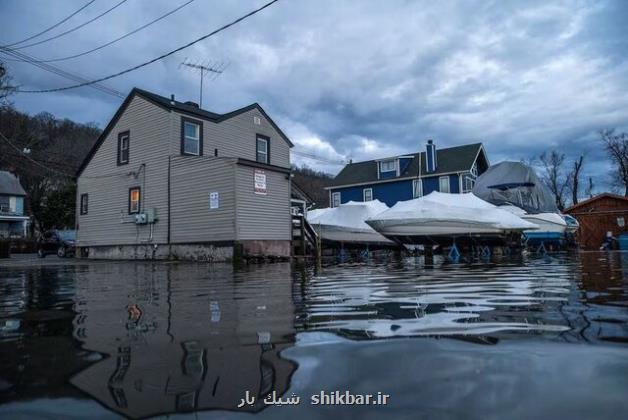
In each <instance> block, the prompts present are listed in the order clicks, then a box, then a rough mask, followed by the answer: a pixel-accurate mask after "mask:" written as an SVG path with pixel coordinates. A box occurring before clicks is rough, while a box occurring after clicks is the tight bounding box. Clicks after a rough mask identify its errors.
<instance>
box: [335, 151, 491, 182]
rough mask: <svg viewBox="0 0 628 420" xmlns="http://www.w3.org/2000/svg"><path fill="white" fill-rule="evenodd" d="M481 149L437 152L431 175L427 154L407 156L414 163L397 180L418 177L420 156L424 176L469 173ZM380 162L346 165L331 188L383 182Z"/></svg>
mask: <svg viewBox="0 0 628 420" xmlns="http://www.w3.org/2000/svg"><path fill="white" fill-rule="evenodd" d="M481 147H482V143H473V144H465V145H463V146H455V147H449V148H446V149H438V150H436V162H437V163H438V166H437V168H436V171H435V172H430V173H428V172H427V171H426V168H427V163H426V161H425V152H418V153H413V154H409V155H407V156H412V157H413V158H412V161H411V162H410V164H409V165H408V166H407V167H406V168H405V170H404V171H403V172H402V173H401V174H399V176H398V177H397V178H403V177H411V176H417V172H418V170H419V168H418V163H419V159H418V157H419V156H420V159H421V175H422V176H424V175H438V174H444V173H450V172H462V171H468V170H469V169H471V166H472V165H473V161H474V160H475V158H476V156H477V155H478V153H479V151H480V148H481ZM397 157H398V156H392V157H390V159H395V158H397ZM380 160H384V159H377V160H367V161H364V162H356V163H350V164H348V165H346V166H345V167H344V168H343V169H342V170H341V171H340V173H339V174H338V175H336V177H335V178H334V179H333V180H332V181H331V183H330V184H329V186H331V187H337V186H341V185H351V184H361V183H368V182H373V181H381V180H380V179H378V178H377V162H378V161H380ZM394 179H395V178H389V179H386V181H392V180H394Z"/></svg>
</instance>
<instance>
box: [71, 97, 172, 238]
mask: <svg viewBox="0 0 628 420" xmlns="http://www.w3.org/2000/svg"><path fill="white" fill-rule="evenodd" d="M170 120H171V114H170V113H169V112H168V111H166V110H164V109H162V108H159V107H157V106H155V105H153V104H151V103H150V102H148V101H146V100H144V99H143V98H141V97H138V96H136V97H135V98H133V100H132V101H131V102H130V103H129V106H128V108H127V109H126V111H125V112H124V113H123V114H122V116H121V117H120V119H119V120H118V122H117V123H116V125H115V126H114V127H113V129H112V130H111V132H110V133H109V135H108V136H107V137H106V138H105V140H104V142H103V143H102V145H101V146H100V148H99V149H98V151H97V152H96V154H95V155H94V157H93V158H92V160H91V162H90V163H89V164H88V165H87V167H86V168H85V170H84V171H83V173H82V174H81V176H80V177H79V178H78V189H77V221H78V222H77V225H78V228H79V230H78V234H77V239H78V243H79V245H80V246H95V245H118V244H120V245H121V244H138V243H145V242H146V241H147V240H148V238H149V235H150V227H149V226H148V225H143V226H137V225H135V223H134V216H132V215H129V214H128V198H129V196H128V194H129V188H131V187H136V186H139V187H142V209H149V208H155V209H156V210H157V215H158V217H159V218H160V220H159V222H157V223H156V224H155V225H154V232H153V238H154V239H153V242H155V243H165V242H166V238H167V224H166V218H167V188H166V179H167V170H168V138H169V137H170V126H171V121H170ZM126 130H129V131H130V139H131V142H130V156H129V164H128V165H122V166H117V147H118V133H120V132H123V131H126ZM141 164H145V165H146V166H145V170H142V171H141V172H140V174H139V176H138V177H137V178H136V177H134V176H133V175H129V173H130V172H133V171H138V170H139V168H140V165H141ZM84 193H87V194H89V212H88V214H87V215H80V212H79V206H78V204H79V202H80V196H81V194H84Z"/></svg>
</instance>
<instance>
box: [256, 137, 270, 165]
mask: <svg viewBox="0 0 628 420" xmlns="http://www.w3.org/2000/svg"><path fill="white" fill-rule="evenodd" d="M268 140H269V138H268V137H264V136H261V135H259V134H258V136H257V141H256V145H255V150H256V152H257V157H256V160H257V161H258V162H260V163H269V160H268Z"/></svg>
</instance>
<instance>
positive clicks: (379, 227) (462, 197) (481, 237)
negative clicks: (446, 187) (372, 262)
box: [367, 192, 536, 244]
mask: <svg viewBox="0 0 628 420" xmlns="http://www.w3.org/2000/svg"><path fill="white" fill-rule="evenodd" d="M367 223H368V224H369V225H371V226H372V227H373V229H375V230H376V231H378V232H380V233H381V234H382V235H384V236H386V237H387V238H390V239H394V240H395V241H396V242H399V243H404V244H431V243H446V244H450V243H451V240H452V239H453V238H456V237H467V238H473V239H474V240H476V241H479V242H487V241H491V242H493V241H500V240H503V239H505V238H506V237H508V236H509V235H510V234H512V233H518V232H521V231H523V230H528V229H535V228H536V225H534V224H532V223H530V222H527V221H525V220H523V219H521V218H520V217H518V216H516V215H514V214H512V213H510V212H508V211H506V210H503V209H500V208H498V207H497V206H494V205H492V204H490V203H487V202H486V201H484V200H481V199H479V198H478V197H476V196H475V195H473V194H471V193H467V194H446V193H440V192H432V193H430V194H428V195H426V196H424V197H421V198H415V199H413V200H408V201H400V202H398V203H397V204H395V205H394V206H393V207H391V208H390V209H389V210H386V211H384V212H382V213H380V214H378V215H377V216H374V217H372V218H370V219H368V220H367Z"/></svg>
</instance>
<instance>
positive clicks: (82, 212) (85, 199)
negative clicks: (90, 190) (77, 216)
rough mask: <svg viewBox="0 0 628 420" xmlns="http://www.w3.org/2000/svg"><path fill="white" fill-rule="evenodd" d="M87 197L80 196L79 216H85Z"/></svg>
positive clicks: (84, 195)
mask: <svg viewBox="0 0 628 420" xmlns="http://www.w3.org/2000/svg"><path fill="white" fill-rule="evenodd" d="M88 199H89V196H88V195H87V194H81V208H80V209H81V214H87V205H88Z"/></svg>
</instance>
